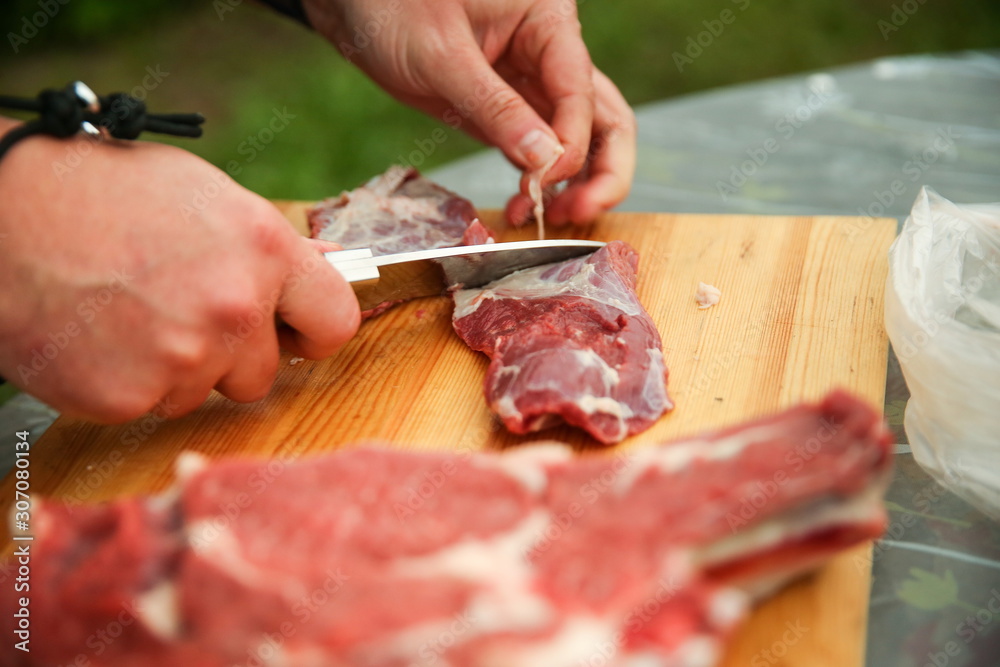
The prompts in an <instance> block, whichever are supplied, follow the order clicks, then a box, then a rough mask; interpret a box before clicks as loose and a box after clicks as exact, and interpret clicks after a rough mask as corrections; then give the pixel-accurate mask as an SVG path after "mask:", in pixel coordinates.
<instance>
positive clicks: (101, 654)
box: [0, 392, 891, 667]
mask: <svg viewBox="0 0 1000 667" xmlns="http://www.w3.org/2000/svg"><path fill="white" fill-rule="evenodd" d="M890 443H891V438H890V436H889V434H888V432H887V430H886V429H885V428H884V427H883V425H882V422H881V420H880V419H879V417H878V415H877V414H876V413H875V412H874V410H872V409H871V408H870V407H868V406H867V405H865V404H864V403H861V402H860V401H858V400H856V399H854V398H852V397H850V396H848V395H846V394H844V393H840V392H835V393H832V394H830V395H829V396H828V397H827V398H826V399H825V400H823V401H822V402H821V403H819V404H816V405H802V406H799V407H795V408H792V409H791V410H788V411H787V412H784V413H782V414H779V415H776V416H773V417H770V418H767V419H763V420H760V421H757V422H754V423H749V424H745V425H742V426H737V427H734V428H730V429H727V430H724V431H721V432H718V433H714V434H710V435H705V436H703V437H700V438H694V439H690V440H685V441H678V442H674V443H670V444H665V445H661V446H650V447H646V448H640V449H637V450H633V451H630V452H621V453H619V454H617V455H616V456H614V457H612V456H597V455H591V456H575V455H574V454H573V453H572V452H571V450H569V449H568V448H566V447H564V446H561V445H558V444H543V445H538V446H531V447H522V448H518V449H515V450H514V451H511V452H508V453H504V454H490V453H474V454H468V453H466V454H462V455H457V454H442V453H416V452H410V451H402V450H391V449H377V448H356V449H348V450H346V451H345V450H341V451H339V452H336V453H333V454H329V455H326V456H322V457H318V458H315V459H311V460H301V461H295V462H287V463H282V464H281V465H276V464H275V462H274V461H271V462H264V461H245V460H239V461H228V462H219V463H213V464H209V463H206V462H205V461H204V460H200V459H198V460H192V459H186V460H184V459H182V464H181V466H180V468H181V470H182V474H181V480H180V482H179V484H178V487H177V488H175V489H174V490H173V491H172V492H170V493H167V494H165V495H162V496H159V497H153V498H141V497H138V498H123V499H119V500H116V501H114V502H110V503H105V504H95V505H89V506H83V507H79V506H77V507H70V506H68V505H63V504H60V503H58V502H55V501H44V502H41V503H39V504H37V505H36V506H35V507H34V508H33V511H34V517H33V518H34V521H33V525H34V526H35V527H36V534H35V539H34V542H32V543H31V549H32V560H31V591H30V596H31V605H30V614H31V632H32V635H31V652H30V653H22V652H20V651H15V650H13V649H12V648H11V646H10V644H8V646H7V648H6V649H4V650H5V652H6V653H5V661H4V664H5V665H15V666H24V667H29V666H35V665H55V664H74V661H75V660H77V658H78V656H79V655H81V654H83V655H85V656H86V658H87V660H88V664H90V665H93V666H94V667H101V666H112V665H113V666H116V667H119V666H125V667H130V666H139V665H142V666H144V667H146V666H148V667H167V666H173V667H176V665H196V666H197V667H216V666H218V667H230V666H231V665H235V664H243V665H264V664H266V665H281V666H283V667H320V666H323V667H326V666H356V665H366V666H373V667H403V666H414V665H427V666H430V665H451V666H453V667H496V666H508V665H510V666H514V665H516V666H517V667H576V666H577V665H580V664H596V663H594V662H593V660H597V659H598V658H599V659H600V664H603V665H611V666H617V667H626V666H634V665H650V666H661V667H665V666H667V665H670V666H674V665H692V666H693V665H698V666H699V667H706V666H709V665H712V664H715V662H716V661H717V660H718V658H719V656H720V655H721V653H722V650H723V648H724V641H725V639H726V637H727V636H728V635H729V634H730V633H731V632H732V630H733V628H734V627H735V626H736V625H737V624H738V623H739V621H740V620H741V619H742V618H743V617H744V615H745V613H746V609H747V606H748V603H749V602H751V601H752V600H753V598H754V596H755V595H759V594H761V593H763V592H767V591H771V590H774V588H775V586H777V585H780V584H782V583H784V582H786V581H787V580H788V579H789V578H790V577H793V576H798V575H800V574H801V573H802V572H803V571H805V570H808V569H811V568H814V567H815V566H816V565H817V564H818V563H820V562H822V560H823V559H825V558H827V557H828V556H830V555H831V554H833V553H835V552H836V551H838V550H840V549H843V548H845V547H848V546H851V545H853V544H856V543H858V542H861V541H864V540H868V539H872V538H874V537H876V536H878V535H879V534H880V533H881V531H882V530H883V527H884V525H885V520H886V517H885V514H884V510H883V508H882V506H881V502H880V501H881V494H882V492H883V489H884V486H885V484H886V481H887V475H888V471H889V466H890V461H891V451H890V447H891V444H890ZM15 567H16V566H15ZM18 595H25V594H23V593H15V592H14V587H13V586H5V587H4V590H3V593H0V596H2V609H0V612H2V617H3V619H4V620H3V621H2V624H3V625H4V628H5V631H6V636H7V637H13V636H14V634H13V629H14V624H16V619H15V618H14V615H13V610H14V607H15V605H16V604H18V603H17V602H16V596H18ZM107 628H114V635H113V636H114V637H115V639H114V641H107V642H105V641H101V640H99V639H97V637H98V636H99V635H98V633H99V632H101V631H105V630H106V629H107ZM98 649H99V650H98Z"/></svg>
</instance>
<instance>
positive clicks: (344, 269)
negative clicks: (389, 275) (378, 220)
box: [323, 248, 379, 283]
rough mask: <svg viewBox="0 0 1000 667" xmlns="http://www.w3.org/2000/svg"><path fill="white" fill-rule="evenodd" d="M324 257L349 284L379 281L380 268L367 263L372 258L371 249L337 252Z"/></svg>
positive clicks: (325, 254)
mask: <svg viewBox="0 0 1000 667" xmlns="http://www.w3.org/2000/svg"><path fill="white" fill-rule="evenodd" d="M323 256H324V257H326V260H327V261H328V262H330V264H332V265H333V268H335V269H337V271H339V272H340V275H342V276H344V280H346V281H347V282H349V283H358V282H364V281H366V280H378V279H379V272H378V267H377V266H373V265H372V264H371V263H370V262H369V261H367V260H370V259H371V258H372V251H371V249H370V248H354V249H352V250H335V251H333V252H327V253H323Z"/></svg>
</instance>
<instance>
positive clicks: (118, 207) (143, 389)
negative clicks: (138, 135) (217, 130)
mask: <svg viewBox="0 0 1000 667" xmlns="http://www.w3.org/2000/svg"><path fill="white" fill-rule="evenodd" d="M12 126H13V123H12V122H10V121H8V120H7V119H0V133H2V132H6V131H7V130H9V129H10V127H12ZM69 165H76V166H69ZM0 285H2V286H3V290H2V291H0V375H3V377H5V378H7V380H8V381H9V382H12V383H13V384H15V385H17V386H19V387H21V388H22V389H24V390H25V391H27V392H28V393H31V394H33V395H35V396H37V397H38V398H40V399H41V400H43V401H45V402H47V403H49V404H50V405H52V406H53V407H55V408H57V409H59V410H61V411H63V412H65V413H68V414H71V415H76V416H82V417H86V418H89V419H94V420H97V421H103V422H120V421H125V420H128V419H132V418H135V417H137V416H139V415H142V414H144V413H145V412H147V411H149V410H151V409H153V408H154V407H155V406H157V405H158V404H160V406H161V411H162V412H164V413H166V416H170V417H175V416H180V415H182V414H185V413H187V412H190V411H191V410H193V409H194V408H196V407H197V406H199V405H200V404H201V403H202V402H203V401H204V400H205V398H206V397H207V396H208V394H209V392H210V391H211V390H212V388H213V387H214V388H216V389H218V390H219V391H220V392H222V393H223V394H225V395H226V396H228V397H229V398H231V399H233V400H236V401H254V400H257V399H260V398H262V397H263V396H264V395H265V394H266V393H267V392H268V390H269V388H270V386H271V384H272V382H273V379H274V376H275V373H276V371H277V366H278V356H279V349H278V346H279V340H280V343H281V344H282V346H283V347H285V348H286V349H288V350H289V351H291V352H293V353H294V354H298V355H301V356H304V357H308V358H311V359H319V358H323V357H325V356H328V355H330V354H332V353H333V352H334V351H335V350H337V349H338V348H339V347H340V346H341V345H343V344H344V343H345V342H346V341H347V340H348V339H350V338H351V336H353V335H354V333H355V332H356V331H357V328H358V324H359V322H360V315H359V312H358V304H357V300H356V299H355V298H354V293H353V291H352V290H351V288H350V286H349V285H348V284H347V283H346V282H345V281H344V279H343V278H342V277H341V276H340V274H338V273H337V272H336V270H335V269H333V268H332V267H331V266H329V264H328V263H327V262H326V261H324V260H323V259H322V257H321V255H320V252H319V249H318V248H317V247H316V246H315V245H314V244H312V243H311V242H310V241H309V240H307V239H304V238H302V237H301V236H299V235H298V234H296V232H295V230H294V229H293V228H292V227H291V225H289V224H288V222H287V221H286V220H285V218H284V217H283V216H282V215H281V213H280V212H279V211H278V210H277V209H276V208H275V207H274V206H272V205H271V204H270V203H269V202H267V200H265V199H263V198H261V197H259V196H257V195H255V194H253V193H251V192H249V191H248V190H246V189H244V188H242V187H241V186H239V185H237V184H236V183H235V182H233V181H232V179H230V178H229V177H228V176H227V175H226V174H224V173H223V172H221V171H220V170H218V169H216V168H215V167H213V166H211V165H210V164H208V163H207V162H205V161H203V160H201V159H200V158H198V157H196V156H194V155H192V154H190V153H187V152H185V151H183V150H180V149H178V148H173V147H170V146H166V145H161V144H153V143H144V142H129V143H125V142H118V141H107V142H100V143H95V142H92V141H91V140H89V139H84V138H76V139H71V140H55V139H51V138H48V137H32V138H29V139H26V140H24V141H22V142H20V143H19V144H17V145H16V146H14V147H13V148H12V149H11V150H10V151H9V152H8V153H7V155H6V156H5V157H4V158H3V159H2V160H0ZM276 314H277V315H278V316H280V319H281V320H282V321H283V322H285V323H286V324H287V325H288V326H287V327H284V326H283V327H280V328H277V327H276V326H275V315H276Z"/></svg>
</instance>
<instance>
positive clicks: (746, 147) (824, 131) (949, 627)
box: [429, 52, 1000, 667]
mask: <svg viewBox="0 0 1000 667" xmlns="http://www.w3.org/2000/svg"><path fill="white" fill-rule="evenodd" d="M636 115H637V119H638V123H639V151H638V158H637V166H636V179H635V184H634V187H633V190H632V193H631V195H630V196H629V198H628V199H627V200H626V201H625V202H624V203H623V204H622V206H621V207H620V208H621V209H622V210H627V211H657V212H671V211H675V212H677V211H680V212H708V213H723V212H741V213H763V214H775V215H782V214H786V215H787V214H792V215H802V214H810V215H812V214H834V215H862V216H873V217H880V216H886V217H895V218H897V219H899V220H900V222H902V219H903V218H905V217H906V215H907V213H908V212H909V209H910V206H911V204H912V203H913V200H914V199H915V197H916V195H917V192H918V191H919V189H920V187H921V186H922V185H924V184H927V185H930V186H931V187H933V188H934V189H936V190H937V191H938V192H939V193H940V194H942V195H943V196H945V197H947V198H948V199H951V200H952V201H955V202H959V203H974V202H989V201H1000V53H982V52H978V53H959V54H945V55H921V56H909V57H900V58H888V59H880V60H876V61H873V62H868V63H863V64H858V65H852V66H848V67H841V68H837V69H832V70H826V71H818V72H812V73H807V74H802V75H796V76H789V77H784V78H780V79H773V80H768V81H762V82H757V83H749V84H745V85H740V86H733V87H728V88H724V89H721V90H715V91H709V92H705V93H700V94H694V95H688V96H685V97H682V98H678V99H671V100H667V101H663V102H658V103H654V104H649V105H644V106H642V107H640V108H638V109H637V110H636ZM429 175H430V176H431V177H432V178H434V179H435V180H437V181H438V182H440V183H442V184H443V185H445V186H446V187H449V188H451V189H453V190H455V191H457V192H461V193H462V194H463V195H465V196H467V197H469V198H471V199H472V200H473V201H474V202H475V203H476V204H477V205H478V206H481V207H484V208H493V207H500V206H503V204H504V203H505V201H506V199H507V197H508V196H509V194H510V193H512V192H514V191H515V190H516V188H517V183H518V178H519V173H518V172H517V171H515V170H514V169H513V168H512V167H510V166H509V165H508V164H507V163H506V161H505V160H504V158H503V156H502V155H500V154H499V153H497V152H496V151H486V152H483V153H480V154H477V155H474V156H472V157H469V158H466V159H463V160H459V161H457V162H454V163H452V164H450V165H447V166H445V167H443V168H440V169H437V170H434V171H432V172H429ZM908 396H909V394H908V392H907V390H906V384H905V382H904V381H903V378H902V374H901V372H900V369H899V364H898V362H897V361H896V359H895V357H894V356H893V355H890V362H889V368H888V374H887V382H886V399H885V413H886V417H887V418H888V420H889V423H890V425H891V426H892V427H893V430H894V432H895V435H896V438H897V441H898V442H899V443H900V444H899V445H897V448H896V459H897V461H896V463H897V465H896V472H895V479H894V481H893V484H892V486H891V488H890V489H889V492H888V496H887V502H888V507H889V510H890V519H891V523H890V526H889V530H888V534H887V535H886V537H885V538H884V539H882V540H880V541H879V542H878V543H876V545H875V548H874V550H873V554H872V559H873V563H872V577H873V581H872V589H871V596H870V602H869V622H868V646H867V664H868V665H870V666H871V667H896V666H898V667H904V666H905V667H923V666H924V665H934V666H936V667H946V666H959V665H960V666H972V665H975V666H977V667H980V666H981V667H987V666H989V667H996V666H997V665H1000V525H998V524H997V523H995V522H992V521H991V520H989V519H988V518H987V517H985V516H984V515H982V514H981V513H980V512H978V511H977V510H975V509H973V508H971V507H969V506H968V505H967V504H966V503H965V502H964V501H962V500H961V499H959V498H958V497H956V496H955V495H953V494H951V493H950V492H948V491H946V490H945V489H944V488H942V487H941V486H939V485H938V484H937V483H935V482H934V481H933V480H932V479H931V478H930V477H929V476H928V475H927V474H926V473H925V472H924V471H923V470H922V469H921V468H920V467H919V466H918V465H917V464H916V463H915V462H914V460H913V458H912V456H911V455H910V449H909V447H908V446H907V445H906V442H907V440H906V433H905V432H904V431H903V427H902V423H903V409H904V407H905V405H906V400H907V398H908Z"/></svg>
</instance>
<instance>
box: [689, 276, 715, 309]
mask: <svg viewBox="0 0 1000 667" xmlns="http://www.w3.org/2000/svg"><path fill="white" fill-rule="evenodd" d="M720 298H722V290H720V289H719V288H718V287H715V286H714V285H709V284H707V283H698V291H697V292H695V294H694V300H695V301H697V302H698V309H699V310H704V309H706V308H711V307H712V306H714V305H715V304H717V303H719V299H720Z"/></svg>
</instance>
